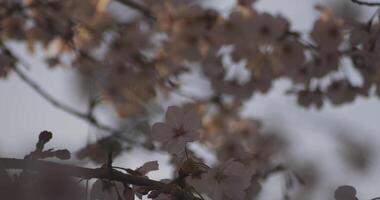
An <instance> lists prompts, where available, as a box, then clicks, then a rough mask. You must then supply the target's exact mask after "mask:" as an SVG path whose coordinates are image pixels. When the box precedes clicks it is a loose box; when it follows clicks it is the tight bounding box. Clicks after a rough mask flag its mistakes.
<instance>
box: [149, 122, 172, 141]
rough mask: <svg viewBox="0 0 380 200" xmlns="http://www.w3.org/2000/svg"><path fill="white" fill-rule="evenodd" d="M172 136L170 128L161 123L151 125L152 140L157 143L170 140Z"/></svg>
mask: <svg viewBox="0 0 380 200" xmlns="http://www.w3.org/2000/svg"><path fill="white" fill-rule="evenodd" d="M172 136H173V131H172V130H171V128H170V127H169V126H168V125H167V124H165V123H162V122H158V123H155V124H153V127H152V139H153V140H155V141H158V142H165V141H167V140H170V139H171V137H172Z"/></svg>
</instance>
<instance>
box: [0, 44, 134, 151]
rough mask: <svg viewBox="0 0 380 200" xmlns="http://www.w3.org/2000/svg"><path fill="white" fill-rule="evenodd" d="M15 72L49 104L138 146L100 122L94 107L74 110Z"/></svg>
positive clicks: (22, 61)
mask: <svg viewBox="0 0 380 200" xmlns="http://www.w3.org/2000/svg"><path fill="white" fill-rule="evenodd" d="M2 48H3V50H4V51H7V52H8V53H9V55H11V56H12V57H14V58H15V60H18V61H19V63H20V64H21V65H23V66H25V67H28V68H29V66H30V65H29V63H27V62H26V61H25V60H23V59H21V58H19V57H17V58H16V57H15V55H14V54H13V53H12V50H11V49H9V48H8V47H6V46H5V45H2ZM12 69H13V71H14V72H15V73H16V74H17V75H18V77H19V78H20V79H21V80H22V81H23V82H24V83H26V84H27V85H28V86H29V87H30V88H32V89H33V90H34V91H35V92H36V93H37V94H39V95H40V96H41V97H42V98H44V99H45V100H46V101H47V102H49V103H50V104H51V105H53V106H54V107H56V108H58V109H60V110H62V111H64V112H66V113H68V114H71V115H72V116H74V117H77V118H79V119H82V120H84V121H86V122H88V123H89V124H91V125H92V126H94V127H96V128H98V129H100V130H103V131H106V132H108V133H110V134H111V135H112V136H113V137H116V138H119V139H122V140H123V141H125V142H128V143H131V144H136V141H134V140H132V139H131V138H128V137H126V136H125V135H123V133H124V131H123V130H118V129H115V128H113V127H111V126H108V125H106V124H102V123H100V122H99V121H98V119H97V118H96V117H95V116H94V114H93V112H92V111H91V110H92V109H93V107H92V106H89V109H91V110H89V111H88V112H81V111H78V110H76V109H75V108H72V107H70V106H68V105H66V104H64V103H62V102H60V101H58V100H57V99H56V98H54V97H53V96H52V95H51V94H49V93H48V92H46V90H44V89H43V88H42V87H41V86H40V85H38V84H37V83H36V82H35V81H34V80H32V79H31V78H30V77H29V76H27V75H26V74H25V73H24V72H23V71H22V70H21V69H20V68H19V67H17V66H16V65H15V66H13V68H12Z"/></svg>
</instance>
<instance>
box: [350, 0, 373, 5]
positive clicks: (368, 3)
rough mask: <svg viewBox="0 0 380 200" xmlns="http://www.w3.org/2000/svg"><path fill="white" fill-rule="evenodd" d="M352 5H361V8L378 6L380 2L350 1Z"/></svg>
mask: <svg viewBox="0 0 380 200" xmlns="http://www.w3.org/2000/svg"><path fill="white" fill-rule="evenodd" d="M351 2H352V3H356V4H358V5H363V6H380V2H379V3H377V2H367V1H362V0H351Z"/></svg>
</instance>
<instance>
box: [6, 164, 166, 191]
mask: <svg viewBox="0 0 380 200" xmlns="http://www.w3.org/2000/svg"><path fill="white" fill-rule="evenodd" d="M0 166H1V167H3V168H5V169H22V170H24V169H27V170H31V171H36V172H47V171H48V172H53V173H57V174H64V175H67V176H70V177H76V178H82V179H92V178H96V179H107V180H111V181H119V182H122V183H127V184H132V185H136V186H147V187H151V188H155V189H160V188H163V187H164V186H165V184H164V183H162V182H159V181H155V180H152V179H148V178H144V177H142V176H135V175H130V174H125V173H122V172H120V171H117V170H114V169H112V170H111V171H110V170H109V169H107V168H95V169H91V168H85V167H78V166H73V165H67V164H59V163H54V162H49V161H42V160H32V159H14V158H0Z"/></svg>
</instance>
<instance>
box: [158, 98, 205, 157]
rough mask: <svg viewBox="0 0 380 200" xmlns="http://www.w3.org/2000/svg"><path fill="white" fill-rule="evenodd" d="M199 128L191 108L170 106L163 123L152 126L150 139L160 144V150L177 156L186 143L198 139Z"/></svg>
mask: <svg viewBox="0 0 380 200" xmlns="http://www.w3.org/2000/svg"><path fill="white" fill-rule="evenodd" d="M200 127H201V121H200V118H199V117H198V114H197V112H196V111H195V109H194V108H193V107H192V106H190V105H186V106H184V107H178V106H170V107H169V108H168V110H167V112H166V118H165V122H158V123H155V124H154V125H153V127H152V139H153V140H155V141H157V142H161V143H162V148H163V149H164V150H166V151H168V152H169V153H172V154H178V153H181V152H183V151H184V150H185V144H186V143H187V142H193V141H195V140H196V139H197V138H198V137H199V132H198V129H199V128H200Z"/></svg>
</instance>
